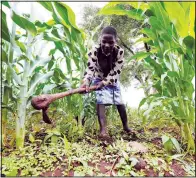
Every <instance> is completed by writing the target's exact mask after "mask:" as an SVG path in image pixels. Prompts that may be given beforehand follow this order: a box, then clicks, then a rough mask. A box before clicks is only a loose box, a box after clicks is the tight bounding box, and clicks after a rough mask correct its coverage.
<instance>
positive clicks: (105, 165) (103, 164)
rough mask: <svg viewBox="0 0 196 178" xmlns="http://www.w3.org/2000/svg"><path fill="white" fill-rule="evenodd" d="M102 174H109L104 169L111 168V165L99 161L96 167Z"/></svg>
mask: <svg viewBox="0 0 196 178" xmlns="http://www.w3.org/2000/svg"><path fill="white" fill-rule="evenodd" d="M97 167H98V168H99V170H100V172H101V173H102V174H106V173H109V172H108V171H109V170H108V169H107V168H106V167H110V168H111V167H112V163H107V162H105V161H101V162H100V163H99V164H98V166H97Z"/></svg>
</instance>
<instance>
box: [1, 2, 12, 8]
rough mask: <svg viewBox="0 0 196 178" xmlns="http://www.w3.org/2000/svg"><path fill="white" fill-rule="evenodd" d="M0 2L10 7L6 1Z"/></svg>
mask: <svg viewBox="0 0 196 178" xmlns="http://www.w3.org/2000/svg"><path fill="white" fill-rule="evenodd" d="M1 3H2V4H3V5H4V6H6V7H8V8H10V5H9V3H8V2H7V1H2V2H1Z"/></svg>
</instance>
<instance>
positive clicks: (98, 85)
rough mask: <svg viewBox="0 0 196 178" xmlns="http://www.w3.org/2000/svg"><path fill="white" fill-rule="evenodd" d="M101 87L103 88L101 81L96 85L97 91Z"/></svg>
mask: <svg viewBox="0 0 196 178" xmlns="http://www.w3.org/2000/svg"><path fill="white" fill-rule="evenodd" d="M103 86H104V84H103V81H101V82H99V83H98V84H97V89H100V88H102V87H103Z"/></svg>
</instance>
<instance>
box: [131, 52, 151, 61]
mask: <svg viewBox="0 0 196 178" xmlns="http://www.w3.org/2000/svg"><path fill="white" fill-rule="evenodd" d="M151 54H152V53H150V52H138V53H137V54H135V55H133V56H131V58H129V60H128V61H130V60H132V59H136V60H137V61H139V60H141V59H144V58H146V57H148V56H150V55H151Z"/></svg>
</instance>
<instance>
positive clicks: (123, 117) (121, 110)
mask: <svg viewBox="0 0 196 178" xmlns="http://www.w3.org/2000/svg"><path fill="white" fill-rule="evenodd" d="M116 107H117V109H118V113H119V115H120V118H121V121H122V124H123V129H124V131H126V132H131V129H130V128H129V126H128V120H127V112H126V109H125V105H124V104H123V105H116Z"/></svg>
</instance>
